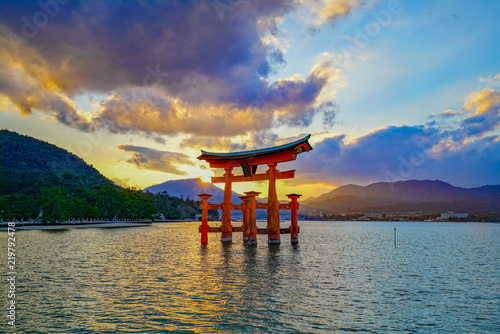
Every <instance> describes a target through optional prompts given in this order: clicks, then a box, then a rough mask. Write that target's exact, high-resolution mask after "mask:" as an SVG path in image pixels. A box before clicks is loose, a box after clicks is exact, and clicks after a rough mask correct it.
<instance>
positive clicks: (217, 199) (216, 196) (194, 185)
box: [143, 178, 242, 204]
mask: <svg viewBox="0 0 500 334" xmlns="http://www.w3.org/2000/svg"><path fill="white" fill-rule="evenodd" d="M143 191H144V192H148V191H149V192H151V193H153V194H158V193H163V192H165V191H166V192H167V194H168V195H170V196H175V197H181V196H182V197H184V199H186V198H187V197H188V196H189V198H190V199H194V200H199V197H198V196H197V195H198V194H202V193H207V194H211V195H213V197H211V198H210V203H222V202H223V201H224V190H222V189H220V188H219V187H216V186H214V185H213V184H211V183H207V182H203V181H202V180H201V179H197V178H193V179H183V180H171V181H166V182H163V183H160V184H156V185H152V186H149V187H147V188H144V190H143ZM239 196H242V195H239V194H237V193H235V192H234V191H233V193H232V195H231V202H232V203H233V204H241V199H240V198H239Z"/></svg>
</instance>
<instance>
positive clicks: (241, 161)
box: [198, 135, 312, 168]
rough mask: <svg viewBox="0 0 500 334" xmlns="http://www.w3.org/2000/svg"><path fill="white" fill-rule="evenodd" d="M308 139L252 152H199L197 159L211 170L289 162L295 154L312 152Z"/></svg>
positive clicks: (293, 158)
mask: <svg viewBox="0 0 500 334" xmlns="http://www.w3.org/2000/svg"><path fill="white" fill-rule="evenodd" d="M310 137H311V135H307V136H305V137H304V138H302V139H299V140H296V141H294V142H291V143H288V144H284V145H280V146H275V147H269V148H263V149H260V150H252V151H243V152H227V153H217V152H206V151H203V150H201V155H200V156H199V157H198V159H200V160H205V161H207V162H208V163H209V164H210V167H213V168H223V167H236V166H241V165H249V166H256V165H263V164H268V163H278V162H285V161H291V160H295V158H296V157H297V154H300V153H302V152H308V151H310V150H312V146H311V144H309V142H308V139H309V138H310Z"/></svg>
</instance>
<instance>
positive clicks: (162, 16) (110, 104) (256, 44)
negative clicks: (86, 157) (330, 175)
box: [0, 0, 349, 136]
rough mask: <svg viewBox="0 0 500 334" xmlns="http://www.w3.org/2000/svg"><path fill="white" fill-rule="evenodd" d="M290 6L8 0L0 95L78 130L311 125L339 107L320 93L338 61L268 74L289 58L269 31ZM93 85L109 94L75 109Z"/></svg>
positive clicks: (221, 130)
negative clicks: (295, 72) (94, 106)
mask: <svg viewBox="0 0 500 334" xmlns="http://www.w3.org/2000/svg"><path fill="white" fill-rule="evenodd" d="M328 6H329V7H328V8H330V7H332V4H331V3H330V2H329V3H328ZM295 8H296V4H294V2H293V1H286V0H274V1H267V0H266V1H265V0H259V1H257V0H256V1H241V2H237V3H233V2H232V3H231V4H227V5H226V6H223V7H221V6H220V5H216V3H214V2H212V1H180V0H179V1H165V2H158V3H154V4H149V3H145V2H143V1H127V2H96V1H55V0H48V1H46V2H43V1H41V2H38V1H24V2H23V1H10V2H9V1H7V2H5V3H3V4H2V13H3V14H2V15H0V32H1V35H2V37H1V39H0V59H1V61H2V65H1V67H0V72H1V74H2V78H1V79H0V80H1V81H0V95H3V96H4V97H5V98H7V99H8V100H9V101H10V102H11V103H12V104H13V105H15V106H16V107H17V108H18V109H19V110H20V111H21V112H23V113H25V114H28V113H31V112H32V111H33V110H42V111H45V112H47V113H50V114H51V115H54V117H55V118H56V119H57V120H59V121H60V122H62V123H64V124H66V125H68V126H73V127H76V128H78V129H81V130H84V131H93V130H94V129H97V128H99V127H104V128H107V129H108V130H110V131H111V132H118V133H130V132H140V133H145V134H150V135H151V133H155V134H156V135H170V134H174V133H187V134H193V135H200V136H215V135H224V136H235V135H244V134H247V133H250V132H255V131H260V130H262V129H270V128H272V127H274V126H280V125H283V124H286V125H288V126H297V127H304V126H308V125H309V124H310V123H311V121H312V119H313V117H314V116H315V115H320V116H321V115H322V117H323V120H324V125H325V127H331V126H332V125H333V121H334V118H335V113H336V111H337V108H336V105H335V102H334V101H333V100H332V99H331V98H330V99H324V98H322V96H321V94H322V92H324V91H325V90H326V89H327V87H328V84H329V83H330V82H332V80H335V79H336V78H337V77H338V74H339V70H338V69H336V68H335V66H336V64H335V63H334V62H333V61H327V62H321V63H319V64H317V65H316V66H314V67H313V68H312V70H311V72H310V73H309V75H308V76H307V77H306V78H305V79H301V78H300V77H298V76H294V77H291V78H285V79H281V80H277V81H275V82H269V80H268V76H269V75H270V74H271V73H273V70H274V68H276V67H280V66H283V65H284V63H285V60H284V54H283V51H282V50H281V49H280V48H279V47H277V46H276V45H275V43H270V42H268V41H267V42H266V38H267V37H266V36H274V39H275V40H276V36H277V35H278V33H279V32H278V29H277V28H276V19H277V18H280V17H283V16H284V15H285V14H286V13H288V12H290V11H293V10H294V9H295ZM329 10H330V9H329ZM348 12H349V10H348V11H345V12H344V14H342V12H339V15H346V14H348ZM268 40H269V38H268ZM88 93H91V94H92V93H99V94H107V95H108V98H107V99H106V100H105V101H102V103H101V109H99V110H97V111H95V110H94V111H92V115H90V114H89V113H85V114H80V113H79V112H77V111H75V107H74V105H73V102H72V101H73V99H74V98H75V97H77V96H79V95H80V94H88Z"/></svg>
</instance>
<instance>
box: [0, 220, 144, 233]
mask: <svg viewBox="0 0 500 334" xmlns="http://www.w3.org/2000/svg"><path fill="white" fill-rule="evenodd" d="M151 225H152V223H127V222H124V223H112V222H110V223H94V224H57V225H56V224H49V225H24V226H15V227H11V229H15V230H16V231H19V230H21V231H22V230H69V229H79V228H120V227H143V226H151ZM7 230H8V226H2V227H0V231H7Z"/></svg>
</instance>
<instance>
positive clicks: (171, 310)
mask: <svg viewBox="0 0 500 334" xmlns="http://www.w3.org/2000/svg"><path fill="white" fill-rule="evenodd" d="M301 226H302V229H301V234H300V244H298V245H291V244H290V243H289V239H288V238H289V236H283V237H282V244H281V245H278V246H276V245H273V246H268V245H267V243H266V237H267V236H265V235H259V236H258V238H259V239H258V241H259V244H258V246H257V247H248V246H245V245H244V244H243V243H242V242H241V235H235V240H234V241H233V243H232V244H221V243H220V242H219V241H218V238H219V237H220V236H219V235H217V234H210V235H209V244H208V245H206V246H200V243H199V233H198V230H197V228H198V224H197V223H182V224H180V223H179V224H158V225H152V226H150V227H141V228H129V229H85V230H65V231H58V232H57V233H49V232H47V231H18V232H17V233H16V239H17V244H16V252H17V271H18V282H17V293H16V302H17V305H18V318H17V320H16V323H17V324H18V326H17V328H16V330H17V332H33V333H37V332H40V333H49V332H64V333H91V332H96V333H106V332H108V333H115V332H124V333H127V332H135V333H145V332H152V333H153V332H161V331H175V332H187V333H221V332H222V333H238V332H246V333H257V332H262V333H278V332H279V333H283V332H286V333H293V332H310V333H325V332H332V331H362V332H377V333H380V332H405V333H407V332H409V333H411V332H414V333H417V332H418V333H420V332H432V333H435V332H436V333H437V332H439V333H443V332H494V331H496V330H498V328H500V279H499V277H500V269H499V268H500V266H499V263H500V261H499V257H500V224H477V223H470V224H469V223H403V222H398V223H395V222H380V223H373V222H325V223H321V222H304V223H302V224H301ZM394 227H397V231H398V246H397V247H396V248H395V247H394V243H393V229H394ZM6 236H7V235H6V234H5V233H2V234H0V238H6ZM2 245H4V243H3V241H2ZM4 248H5V247H2V249H1V251H0V255H1V260H0V264H1V267H2V268H6V257H7V256H6V254H5V252H6V250H5V249H4ZM4 272H6V271H5V270H4ZM0 287H1V289H2V290H1V291H6V287H7V285H6V282H5V280H2V283H1V285H0ZM2 294H5V293H4V292H2ZM2 300H3V298H2ZM7 329H8V328H7V326H6V321H5V320H3V321H2V323H1V324H0V332H1V331H6V330H7Z"/></svg>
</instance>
